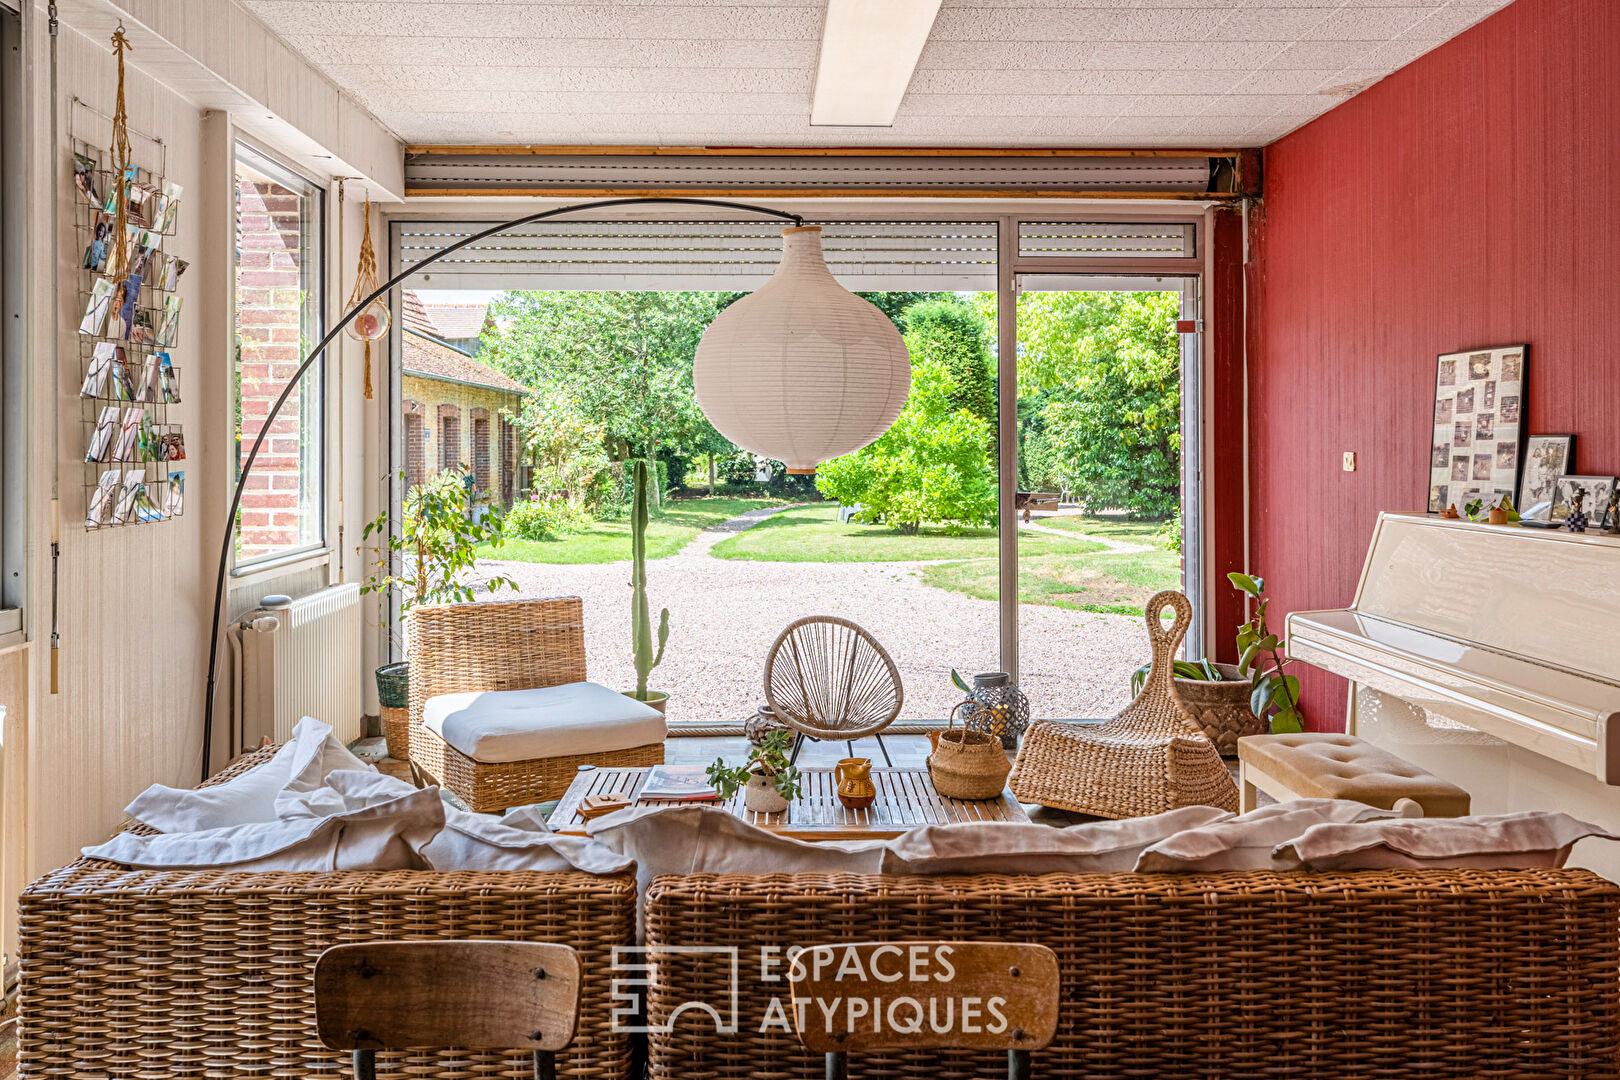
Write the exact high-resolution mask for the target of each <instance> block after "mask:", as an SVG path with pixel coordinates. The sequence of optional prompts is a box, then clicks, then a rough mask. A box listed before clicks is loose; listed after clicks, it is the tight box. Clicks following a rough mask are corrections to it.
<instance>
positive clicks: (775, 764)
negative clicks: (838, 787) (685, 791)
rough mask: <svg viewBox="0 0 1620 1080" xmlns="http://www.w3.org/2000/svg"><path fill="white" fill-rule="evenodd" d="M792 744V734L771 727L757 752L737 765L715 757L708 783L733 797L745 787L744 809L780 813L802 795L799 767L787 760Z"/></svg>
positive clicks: (725, 796)
mask: <svg viewBox="0 0 1620 1080" xmlns="http://www.w3.org/2000/svg"><path fill="white" fill-rule="evenodd" d="M792 745H793V739H792V736H790V735H789V734H788V733H787V732H785V731H772V732H770V733H768V734H767V735H766V736H765V740H764V742H762V743H761V744H760V746H759V749H757V750H756V751H754V756H753V757H751V758H749V759H748V760H747V761H746V762H745V763H743V764H741V765H738V766H736V767H735V768H732V767H729V766H727V765H726V762H725V759H724V758H715V759H714V764H713V765H710V766H709V783H711V784H713V785H714V787H715V790H716V791H718V792H720V797H721V798H722V799H729V798H731V797H732V796H733V795H735V794H737V789H738V788H742V789H743V807H744V808H745V809H748V810H752V811H753V812H754V813H756V814H779V813H781V812H782V811H784V810H786V809H787V808H788V803H790V802H792V801H793V800H794V799H797V798H798V797H799V770H798V768H797V767H796V766H794V765H793V763H792V762H790V761H789V760H788V751H789V750H790V749H791V747H792Z"/></svg>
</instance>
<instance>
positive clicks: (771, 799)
mask: <svg viewBox="0 0 1620 1080" xmlns="http://www.w3.org/2000/svg"><path fill="white" fill-rule="evenodd" d="M787 808H788V801H787V800H786V799H784V798H782V793H781V792H780V791H777V790H776V778H775V777H774V776H766V775H765V774H764V773H750V774H749V776H748V786H747V787H745V788H743V809H745V810H752V811H753V812H754V813H756V814H780V813H781V812H782V811H784V810H786V809H787Z"/></svg>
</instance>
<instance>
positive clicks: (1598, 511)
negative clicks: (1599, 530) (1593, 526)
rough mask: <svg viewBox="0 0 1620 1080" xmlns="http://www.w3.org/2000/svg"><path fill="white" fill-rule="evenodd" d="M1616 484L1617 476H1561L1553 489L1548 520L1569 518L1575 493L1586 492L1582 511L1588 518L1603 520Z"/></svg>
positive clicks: (1558, 520)
mask: <svg viewBox="0 0 1620 1080" xmlns="http://www.w3.org/2000/svg"><path fill="white" fill-rule="evenodd" d="M1614 485H1615V478H1614V477H1612V476H1560V477H1559V478H1558V483H1557V485H1556V486H1555V487H1554V490H1553V504H1552V509H1551V510H1550V511H1549V515H1550V516H1549V518H1548V520H1550V521H1554V522H1560V521H1563V520H1565V519H1566V518H1568V517H1569V515H1570V511H1571V510H1572V509H1574V505H1575V493H1576V492H1584V493H1585V495H1586V498H1585V499H1584V500H1583V501H1582V503H1581V512H1582V513H1584V514H1585V515H1586V516H1587V518H1588V520H1590V521H1592V522H1594V523H1598V522H1601V521H1602V520H1603V512H1604V510H1605V509H1606V508H1607V507H1608V505H1609V496H1610V495H1612V494H1613V493H1614Z"/></svg>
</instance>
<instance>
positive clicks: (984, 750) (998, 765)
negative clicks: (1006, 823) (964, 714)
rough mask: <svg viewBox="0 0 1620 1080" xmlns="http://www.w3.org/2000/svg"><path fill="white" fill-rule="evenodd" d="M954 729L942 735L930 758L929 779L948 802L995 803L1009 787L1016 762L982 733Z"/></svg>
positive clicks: (947, 730) (994, 738)
mask: <svg viewBox="0 0 1620 1080" xmlns="http://www.w3.org/2000/svg"><path fill="white" fill-rule="evenodd" d="M951 723H952V726H951V727H949V728H946V729H945V730H944V731H942V732H940V733H939V741H938V742H937V743H935V744H934V752H933V753H932V754H929V755H928V775H929V776H930V777H931V778H932V779H933V781H934V790H935V791H937V792H939V793H940V794H941V795H944V796H945V797H946V798H948V799H994V798H996V797H997V796H999V795H1000V794H1001V792H1002V789H1004V788H1005V787H1006V786H1007V774H1008V773H1009V772H1011V771H1012V762H1010V761H1008V760H1007V751H1006V749H1004V748H1003V747H1002V745H1001V740H1000V739H998V738H996V737H995V736H994V735H987V734H985V733H984V732H982V731H969V730H968V729H967V728H965V727H962V728H959V727H956V726H954V725H955V723H956V713H955V712H952V713H951Z"/></svg>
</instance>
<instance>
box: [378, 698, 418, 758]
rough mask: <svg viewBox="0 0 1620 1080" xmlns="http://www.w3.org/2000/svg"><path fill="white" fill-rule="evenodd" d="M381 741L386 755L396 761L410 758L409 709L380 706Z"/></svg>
mask: <svg viewBox="0 0 1620 1080" xmlns="http://www.w3.org/2000/svg"><path fill="white" fill-rule="evenodd" d="M381 712H382V729H383V741H384V742H386V743H387V744H388V756H389V757H391V758H393V759H394V760H396V761H409V760H411V710H409V709H405V708H399V709H396V708H393V707H391V706H388V705H384V706H382V709H381Z"/></svg>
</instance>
